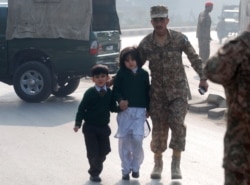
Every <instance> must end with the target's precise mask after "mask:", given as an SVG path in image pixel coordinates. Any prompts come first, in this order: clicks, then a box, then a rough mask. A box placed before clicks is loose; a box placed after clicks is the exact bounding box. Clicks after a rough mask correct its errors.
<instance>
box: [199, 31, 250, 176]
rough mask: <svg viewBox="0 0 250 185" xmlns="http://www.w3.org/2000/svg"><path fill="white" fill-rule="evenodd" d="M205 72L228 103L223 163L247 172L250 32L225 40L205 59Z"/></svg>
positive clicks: (249, 153) (249, 171)
mask: <svg viewBox="0 0 250 185" xmlns="http://www.w3.org/2000/svg"><path fill="white" fill-rule="evenodd" d="M204 73H205V75H206V76H207V78H208V79H210V80H211V81H213V82H215V83H218V84H222V85H223V87H224V89H225V95H226V99H227V105H228V125H227V131H226V135H225V140H224V142H225V150H224V151H225V156H224V167H228V168H230V169H232V170H239V171H241V172H242V171H244V172H245V173H247V174H249V176H250V33H248V32H244V33H242V34H241V35H240V36H238V37H237V38H235V39H234V40H232V41H230V42H228V43H226V44H225V45H224V46H223V47H222V48H220V49H219V50H218V52H217V53H216V54H215V55H214V56H212V57H211V58H210V59H209V60H208V61H207V63H206V66H205V69H204Z"/></svg>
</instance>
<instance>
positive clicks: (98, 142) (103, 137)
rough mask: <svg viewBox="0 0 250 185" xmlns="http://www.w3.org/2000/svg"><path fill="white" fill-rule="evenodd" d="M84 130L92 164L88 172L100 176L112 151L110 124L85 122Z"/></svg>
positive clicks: (88, 156) (90, 163)
mask: <svg viewBox="0 0 250 185" xmlns="http://www.w3.org/2000/svg"><path fill="white" fill-rule="evenodd" d="M82 132H83V135H84V139H85V145H86V150H87V158H88V161H89V165H90V168H89V170H88V172H89V174H90V175H91V176H99V174H100V173H101V172H102V169H103V162H104V161H105V159H106V155H107V154H108V153H109V152H110V151H111V149H110V140H109V136H110V134H111V130H110V128H109V126H108V125H105V126H96V125H91V124H84V125H83V127H82Z"/></svg>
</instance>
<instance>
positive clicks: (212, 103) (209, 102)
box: [188, 94, 227, 119]
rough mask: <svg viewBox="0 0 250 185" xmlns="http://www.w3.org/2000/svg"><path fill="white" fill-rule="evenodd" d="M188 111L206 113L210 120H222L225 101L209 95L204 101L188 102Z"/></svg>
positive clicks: (225, 107) (217, 96) (224, 111)
mask: <svg viewBox="0 0 250 185" xmlns="http://www.w3.org/2000/svg"><path fill="white" fill-rule="evenodd" d="M188 104H189V111H191V112H196V113H207V115H208V118H210V119H222V118H223V117H224V116H225V115H226V114H225V113H226V111H227V106H226V100H225V99H224V98H223V97H222V96H219V95H215V94H209V95H208V97H207V99H206V100H205V101H200V102H192V101H189V103H188Z"/></svg>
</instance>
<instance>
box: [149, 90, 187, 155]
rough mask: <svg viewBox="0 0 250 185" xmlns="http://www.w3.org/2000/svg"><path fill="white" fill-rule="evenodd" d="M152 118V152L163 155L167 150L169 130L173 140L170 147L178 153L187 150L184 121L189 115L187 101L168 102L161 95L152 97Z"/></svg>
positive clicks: (179, 99) (181, 99)
mask: <svg viewBox="0 0 250 185" xmlns="http://www.w3.org/2000/svg"><path fill="white" fill-rule="evenodd" d="M150 98H151V99H150V117H151V119H152V141H151V145H150V146H151V150H152V152H154V153H162V152H164V151H165V150H166V149H167V140H168V133H169V128H170V129H171V140H170V144H169V147H170V148H172V149H175V150H178V151H184V150H185V143H186V126H185V125H184V119H185V116H186V113H187V106H188V104H187V100H186V99H183V98H177V99H174V100H172V101H168V100H167V97H166V96H165V95H164V93H163V94H161V93H159V92H158V93H157V94H153V95H152V94H151V96H150Z"/></svg>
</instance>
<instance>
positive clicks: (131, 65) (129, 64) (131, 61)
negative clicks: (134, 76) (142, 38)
mask: <svg viewBox="0 0 250 185" xmlns="http://www.w3.org/2000/svg"><path fill="white" fill-rule="evenodd" d="M124 63H125V66H126V68H128V69H130V70H132V69H134V68H136V67H137V63H136V60H135V59H133V58H132V57H131V56H130V55H129V56H128V57H127V58H126V59H125V61H124Z"/></svg>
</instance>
